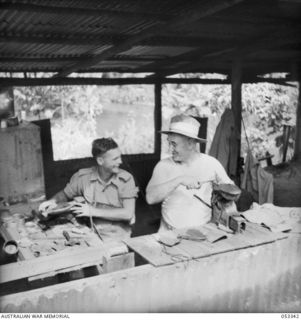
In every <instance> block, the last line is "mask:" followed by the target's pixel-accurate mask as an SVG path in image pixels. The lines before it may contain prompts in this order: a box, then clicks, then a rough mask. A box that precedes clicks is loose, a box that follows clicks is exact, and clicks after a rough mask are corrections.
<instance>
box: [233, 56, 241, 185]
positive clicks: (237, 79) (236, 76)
mask: <svg viewBox="0 0 301 320" xmlns="http://www.w3.org/2000/svg"><path fill="white" fill-rule="evenodd" d="M241 77H242V72H241V61H240V60H235V61H233V65H232V72H231V104H232V111H233V114H234V122H235V127H236V130H237V134H238V137H239V139H238V141H237V176H236V181H235V182H236V184H238V185H240V177H239V172H238V171H239V165H238V164H239V158H240V150H241V119H242V116H241V113H242V107H241V105H242V103H241Z"/></svg>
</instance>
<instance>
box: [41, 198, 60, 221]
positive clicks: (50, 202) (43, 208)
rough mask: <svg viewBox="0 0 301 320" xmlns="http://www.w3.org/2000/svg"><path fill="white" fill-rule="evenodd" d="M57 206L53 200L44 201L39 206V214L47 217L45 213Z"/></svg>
mask: <svg viewBox="0 0 301 320" xmlns="http://www.w3.org/2000/svg"><path fill="white" fill-rule="evenodd" d="M56 206H57V203H56V201H55V199H50V200H47V201H44V202H42V203H41V204H40V206H39V212H40V213H41V214H42V215H43V216H44V217H47V215H48V213H47V211H49V210H51V209H54V208H55V207H56Z"/></svg>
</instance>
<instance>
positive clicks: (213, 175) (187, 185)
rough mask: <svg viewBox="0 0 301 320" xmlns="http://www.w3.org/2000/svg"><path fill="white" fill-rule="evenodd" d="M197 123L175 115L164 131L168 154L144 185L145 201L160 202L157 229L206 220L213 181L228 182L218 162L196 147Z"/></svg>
mask: <svg viewBox="0 0 301 320" xmlns="http://www.w3.org/2000/svg"><path fill="white" fill-rule="evenodd" d="M199 127H200V124H199V122H198V121H197V120H196V119H194V118H193V117H190V116H186V115H176V116H174V117H173V118H172V119H171V122H170V127H169V130H167V131H161V133H164V134H167V135H168V137H167V139H168V143H169V146H170V150H171V157H169V158H167V159H163V160H161V161H160V162H159V163H158V164H157V165H156V167H155V168H154V171H153V175H152V177H151V180H150V181H149V183H148V185H147V188H146V200H147V202H148V203H149V204H155V203H160V202H163V203H162V218H161V225H160V230H159V231H164V230H172V229H175V228H185V227H193V226H198V225H203V224H206V223H207V222H209V221H210V219H211V208H210V204H211V194H212V185H213V183H217V184H220V183H231V184H233V181H232V180H231V179H230V178H229V177H228V175H227V173H226V171H225V169H224V168H223V166H222V165H221V163H220V162H219V161H218V160H217V159H215V158H213V157H211V156H209V155H206V154H202V153H200V151H199V148H198V143H202V142H206V140H205V139H201V138H199V137H198V132H199Z"/></svg>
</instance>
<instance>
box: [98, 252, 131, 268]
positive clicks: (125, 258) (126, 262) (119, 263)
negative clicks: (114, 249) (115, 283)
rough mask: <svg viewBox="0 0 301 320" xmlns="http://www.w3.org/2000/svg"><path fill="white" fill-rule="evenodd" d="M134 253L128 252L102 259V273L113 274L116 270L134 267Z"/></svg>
mask: <svg viewBox="0 0 301 320" xmlns="http://www.w3.org/2000/svg"><path fill="white" fill-rule="evenodd" d="M134 256H135V255H134V253H133V252H129V253H126V254H122V255H119V256H115V257H112V258H110V259H108V260H107V259H104V263H103V266H102V270H103V273H108V272H114V271H118V270H124V269H130V268H133V267H134V266H135V258H134Z"/></svg>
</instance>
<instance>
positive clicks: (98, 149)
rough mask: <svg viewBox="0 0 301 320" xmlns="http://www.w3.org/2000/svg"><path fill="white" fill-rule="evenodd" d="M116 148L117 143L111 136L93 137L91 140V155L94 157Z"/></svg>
mask: <svg viewBox="0 0 301 320" xmlns="http://www.w3.org/2000/svg"><path fill="white" fill-rule="evenodd" d="M116 148H118V144H117V143H116V142H115V141H114V140H113V139H112V138H100V139H95V140H94V141H93V142H92V156H93V158H94V159H96V158H97V157H99V156H102V155H103V154H104V153H106V152H107V151H109V150H111V149H116Z"/></svg>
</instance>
